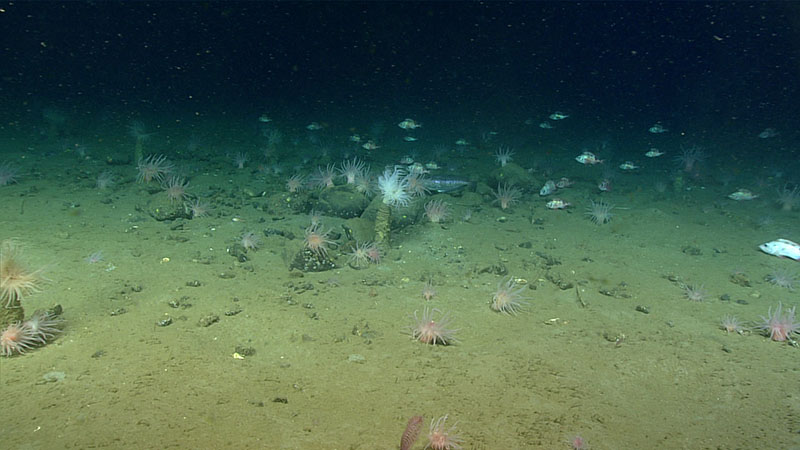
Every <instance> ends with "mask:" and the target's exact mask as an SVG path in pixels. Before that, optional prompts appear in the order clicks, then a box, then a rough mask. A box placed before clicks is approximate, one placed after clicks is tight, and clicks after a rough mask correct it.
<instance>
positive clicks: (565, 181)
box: [556, 177, 574, 189]
mask: <svg viewBox="0 0 800 450" xmlns="http://www.w3.org/2000/svg"><path fill="white" fill-rule="evenodd" d="M573 184H574V182H573V181H572V180H570V179H569V178H567V177H561V179H560V180H558V182H557V183H556V187H557V188H559V189H564V188H568V187H570V186H572V185H573Z"/></svg>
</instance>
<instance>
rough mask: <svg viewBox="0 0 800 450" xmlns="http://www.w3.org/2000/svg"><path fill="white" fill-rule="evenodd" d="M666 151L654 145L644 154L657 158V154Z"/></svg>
mask: <svg viewBox="0 0 800 450" xmlns="http://www.w3.org/2000/svg"><path fill="white" fill-rule="evenodd" d="M664 153H665V152H662V151H661V150H659V149H657V148H655V147H653V148H651V149H650V150H649V151H648V152H647V153H645V154H644V156H647V157H648V158H655V157H657V156H661V155H663V154H664Z"/></svg>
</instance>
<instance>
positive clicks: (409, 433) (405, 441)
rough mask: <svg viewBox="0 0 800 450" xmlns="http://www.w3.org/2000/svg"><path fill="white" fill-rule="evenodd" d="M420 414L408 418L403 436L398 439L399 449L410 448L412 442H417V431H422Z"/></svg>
mask: <svg viewBox="0 0 800 450" xmlns="http://www.w3.org/2000/svg"><path fill="white" fill-rule="evenodd" d="M422 420H423V419H422V416H414V417H412V418H410V419H408V425H406V430H405V431H403V437H402V438H401V439H400V450H410V449H411V446H413V445H414V442H417V438H418V437H419V432H420V431H422Z"/></svg>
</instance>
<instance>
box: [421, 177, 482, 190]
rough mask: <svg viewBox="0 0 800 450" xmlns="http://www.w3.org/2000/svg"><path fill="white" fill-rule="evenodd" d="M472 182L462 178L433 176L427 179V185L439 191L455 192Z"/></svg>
mask: <svg viewBox="0 0 800 450" xmlns="http://www.w3.org/2000/svg"><path fill="white" fill-rule="evenodd" d="M471 184H472V183H471V182H469V181H467V180H464V179H461V178H444V177H442V178H438V177H437V178H431V179H428V180H425V186H426V187H427V188H428V189H430V190H432V191H436V192H438V193H440V194H441V193H443V192H455V191H458V190H460V189H464V188H465V187H467V186H469V185H471Z"/></svg>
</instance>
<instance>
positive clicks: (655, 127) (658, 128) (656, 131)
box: [647, 123, 669, 134]
mask: <svg viewBox="0 0 800 450" xmlns="http://www.w3.org/2000/svg"><path fill="white" fill-rule="evenodd" d="M647 131H649V132H651V133H653V134H661V133H666V132H667V131H669V130H668V129H666V128H664V126H663V125H661V124H660V123H657V124H655V125H653V126H652V127H650V128H648V129H647Z"/></svg>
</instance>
